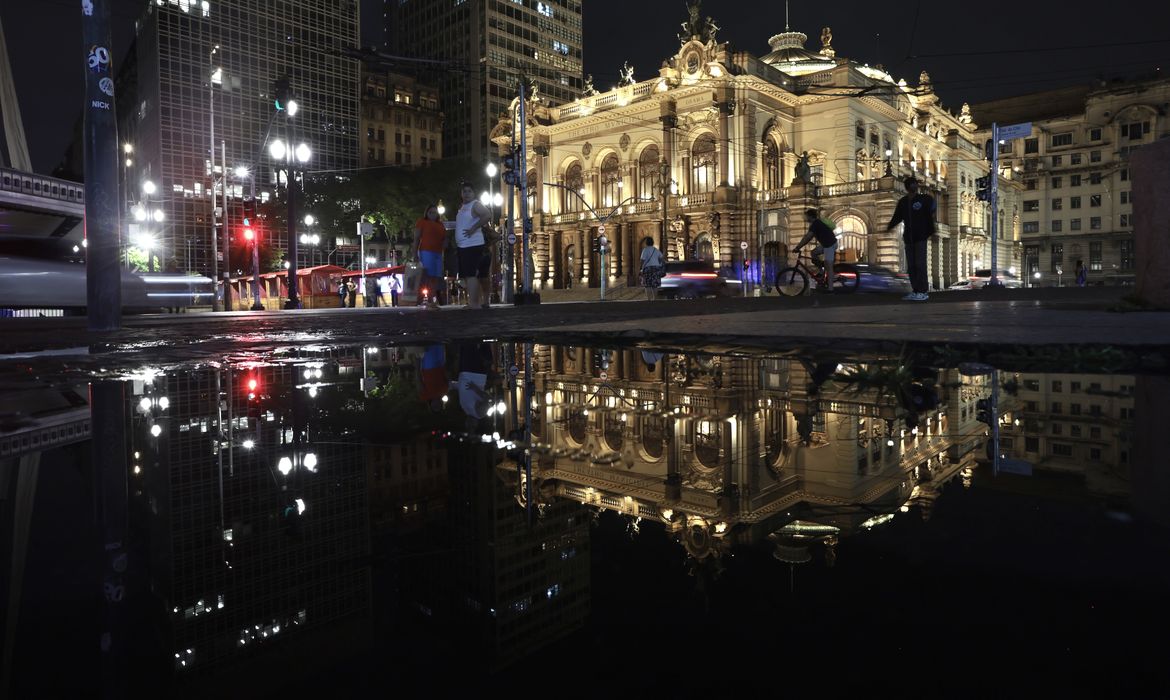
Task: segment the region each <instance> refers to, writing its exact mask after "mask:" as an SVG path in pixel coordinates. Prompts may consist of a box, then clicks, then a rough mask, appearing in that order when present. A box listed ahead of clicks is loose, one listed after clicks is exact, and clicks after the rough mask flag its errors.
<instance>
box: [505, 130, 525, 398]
mask: <svg viewBox="0 0 1170 700" xmlns="http://www.w3.org/2000/svg"><path fill="white" fill-rule="evenodd" d="M512 150H513V152H515V147H513V149H512ZM526 179H527V178H526ZM515 217H516V187H515V186H514V185H511V184H509V185H508V223H507V230H508V233H507V236H506V238H505V239H504V243H505V245H506V246H507V250H506V251H505V257H504V284H503V287H504V289H503V292H502V293H503V295H504V296H503V298H501V299H500V302H501V303H503V304H511V303H512V301H513V299H512V297H513V296H514V292H515V289H516V280H515V275H514V274H513V271H514V268H515V264H514V263H515V259H516V246H515V245H514V244H513V243H512V242H511V241H512V240H514V239H515V237H516V218H515ZM513 415H515V414H513Z"/></svg>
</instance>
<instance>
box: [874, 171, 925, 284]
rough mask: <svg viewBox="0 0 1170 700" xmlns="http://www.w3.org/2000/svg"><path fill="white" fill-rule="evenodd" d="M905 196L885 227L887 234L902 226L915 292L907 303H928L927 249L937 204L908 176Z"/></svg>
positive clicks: (907, 263)
mask: <svg viewBox="0 0 1170 700" xmlns="http://www.w3.org/2000/svg"><path fill="white" fill-rule="evenodd" d="M903 184H904V185H905V186H906V195H905V196H904V197H902V198H901V199H899V200H898V204H897V205H896V206H895V207H894V216H893V218H891V219H890V223H889V225H888V226H886V230H887V231H892V230H894V227H895V226H897V225H898V224H902V243H903V244H904V245H905V246H906V272H907V273H908V274H909V275H910V288H911V289H912V290H913V291H911V292H910V293H909V294H907V295H906V296H904V297H902V299H903V300H904V301H926V300H927V299H929V298H930V295H929V293H928V292H929V290H930V286H929V283H928V282H927V280H926V248H927V242H928V241H929V240H930V237H931V236H933V235H934V232H935V226H934V215H935V209H936V208H937V206H938V205H937V204H936V202H935V201H934V197H931V196H930V195H928V194H920V193H919V192H918V178H916V177H913V176H911V177H908V178H906V179H905V180H904V181H903Z"/></svg>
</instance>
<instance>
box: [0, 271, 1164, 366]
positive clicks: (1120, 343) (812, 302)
mask: <svg viewBox="0 0 1170 700" xmlns="http://www.w3.org/2000/svg"><path fill="white" fill-rule="evenodd" d="M1125 293H1126V292H1125V290H1123V289H1119V288H1086V289H1080V288H1064V289H1051V288H1050V289H1038V290H1033V289H1024V290H1004V291H1001V292H997V293H991V292H986V293H984V292H947V293H939V294H935V295H933V296H932V297H931V300H930V301H929V302H927V303H910V302H902V301H900V300H899V298H898V297H896V296H893V297H891V296H889V295H875V294H857V295H835V296H828V295H825V296H813V297H803V298H796V299H788V298H778V297H776V296H774V295H773V296H771V297H763V298H748V299H739V298H718V299H702V300H685V301H656V302H646V301H641V302H609V303H598V302H591V303H552V304H542V305H539V306H529V307H516V308H513V307H494V308H492V309H489V310H487V311H484V312H482V313H480V312H474V311H468V310H466V309H462V308H447V309H444V310H442V311H438V312H429V311H424V310H420V309H417V308H408V309H386V308H374V309H337V310H331V309H330V310H313V311H297V312H233V313H225V314H210V313H200V314H180V315H159V316H138V317H132V316H128V317H126V318H125V324H126V327H125V328H124V329H123V330H121V331H118V332H115V333H98V334H90V333H87V332H86V330H85V321H84V319H12V320H8V321H6V322H5V323H4V325H3V329H4V333H3V334H0V358H3V359H9V358H10V357H11V356H12V355H14V354H20V353H30V352H33V353H37V352H40V353H43V352H45V351H46V350H54V351H72V352H74V353H75V354H76V353H80V352H90V350H94V351H101V352H111V353H116V354H127V353H140V352H145V353H148V354H151V355H152V357H154V359H155V360H156V361H164V360H166V359H169V358H171V357H178V358H183V357H187V356H193V355H197V354H198V353H202V352H229V351H232V350H236V349H256V350H261V349H272V348H276V347H280V346H281V345H284V344H289V343H293V344H303V343H316V342H324V343H335V342H362V341H365V340H370V341H378V342H412V341H425V340H456V339H462V338H516V339H524V338H528V339H533V338H540V339H543V340H548V341H559V342H579V341H580V340H582V339H588V338H598V337H603V338H605V342H615V343H617V342H624V343H631V342H637V341H639V340H641V339H645V338H650V337H654V338H655V339H657V340H659V341H663V340H669V341H670V342H674V343H676V344H687V345H689V346H691V347H705V346H710V345H712V344H715V345H723V346H735V347H744V348H764V349H767V348H775V347H777V346H778V345H791V346H801V345H805V346H807V345H812V344H823V343H826V342H828V341H840V342H841V343H845V344H846V345H847V346H850V347H857V348H865V347H873V346H879V347H880V346H882V345H888V344H904V343H919V344H924V345H949V346H955V347H964V346H973V345H979V344H985V345H1006V344H1016V345H1097V346H1104V345H1110V346H1115V347H1123V348H1131V349H1134V350H1137V351H1140V350H1142V349H1153V350H1158V351H1164V350H1165V349H1166V348H1168V347H1170V312H1156V311H1141V312H1118V311H1117V310H1118V309H1125V308H1132V307H1127V305H1126V303H1125V302H1124V301H1123V296H1124V294H1125Z"/></svg>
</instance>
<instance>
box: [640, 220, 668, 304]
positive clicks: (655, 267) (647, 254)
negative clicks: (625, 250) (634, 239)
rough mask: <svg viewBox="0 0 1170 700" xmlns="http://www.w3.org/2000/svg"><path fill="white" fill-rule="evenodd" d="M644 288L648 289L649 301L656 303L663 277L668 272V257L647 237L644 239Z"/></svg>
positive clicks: (647, 296) (647, 297)
mask: <svg viewBox="0 0 1170 700" xmlns="http://www.w3.org/2000/svg"><path fill="white" fill-rule="evenodd" d="M642 246H643V247H642V286H643V287H645V288H646V299H647V301H654V299H655V297H657V296H658V288H659V287H660V286H661V285H662V275H663V273H664V272H665V271H666V257H665V256H664V255H663V254H662V251H661V250H658V248H657V247H656V246H655V245H654V239H653V238H651V237H650V236H646V237H645V238H643V239H642Z"/></svg>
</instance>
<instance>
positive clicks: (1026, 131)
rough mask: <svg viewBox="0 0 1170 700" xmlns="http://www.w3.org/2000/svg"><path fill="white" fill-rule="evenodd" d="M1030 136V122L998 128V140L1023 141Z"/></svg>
mask: <svg viewBox="0 0 1170 700" xmlns="http://www.w3.org/2000/svg"><path fill="white" fill-rule="evenodd" d="M1031 135H1032V122H1023V123H1021V124H1011V125H1009V126H1001V127H999V140H1000V141H1011V140H1012V139H1025V138H1028V137H1029V136H1031Z"/></svg>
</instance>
